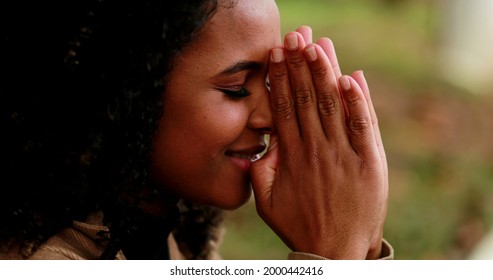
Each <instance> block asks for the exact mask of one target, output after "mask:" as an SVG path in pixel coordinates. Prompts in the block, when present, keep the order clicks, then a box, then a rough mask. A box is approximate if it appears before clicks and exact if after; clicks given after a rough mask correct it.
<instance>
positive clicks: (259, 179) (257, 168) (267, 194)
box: [251, 135, 279, 215]
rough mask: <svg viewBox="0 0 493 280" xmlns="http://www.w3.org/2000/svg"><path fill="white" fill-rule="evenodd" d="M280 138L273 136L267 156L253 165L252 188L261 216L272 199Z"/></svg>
mask: <svg viewBox="0 0 493 280" xmlns="http://www.w3.org/2000/svg"><path fill="white" fill-rule="evenodd" d="M278 141H279V138H278V137H277V136H276V135H271V138H270V142H269V150H268V151H267V152H266V154H265V155H264V156H263V157H262V158H261V159H259V160H257V161H256V162H254V163H253V164H252V169H251V175H252V188H253V194H254V196H255V202H256V205H257V209H258V212H259V214H260V215H262V213H264V212H265V210H266V208H268V206H270V201H271V198H272V186H273V184H274V179H275V175H276V172H277V168H278V162H279V145H278Z"/></svg>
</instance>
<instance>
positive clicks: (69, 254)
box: [29, 213, 124, 260]
mask: <svg viewBox="0 0 493 280" xmlns="http://www.w3.org/2000/svg"><path fill="white" fill-rule="evenodd" d="M107 240H108V228H107V227H105V226H103V224H102V214H101V213H95V214H92V215H90V216H89V217H88V218H87V220H86V221H84V222H81V221H74V222H73V223H72V226H71V227H68V228H66V229H64V230H62V231H61V232H59V233H58V234H56V235H55V236H53V237H51V238H50V239H48V241H46V242H45V243H43V244H42V245H41V246H40V247H39V248H38V249H37V250H36V251H35V252H34V254H32V255H31V256H30V257H29V259H32V260H85V259H97V258H99V256H100V255H101V254H102V253H103V251H104V248H105V246H106V243H107ZM123 258H124V257H123V254H122V253H121V252H120V253H119V254H118V255H117V259H123Z"/></svg>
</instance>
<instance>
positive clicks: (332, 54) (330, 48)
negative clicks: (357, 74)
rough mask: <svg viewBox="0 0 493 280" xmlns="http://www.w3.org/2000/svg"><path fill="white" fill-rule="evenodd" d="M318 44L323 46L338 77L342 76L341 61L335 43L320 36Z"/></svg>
mask: <svg viewBox="0 0 493 280" xmlns="http://www.w3.org/2000/svg"><path fill="white" fill-rule="evenodd" d="M317 44H318V45H320V46H321V47H322V49H323V50H324V51H325V53H326V54H327V56H328V57H329V60H330V64H331V65H332V68H333V69H334V74H335V75H336V77H337V78H339V77H341V76H342V73H341V68H340V67H339V62H338V60H337V55H336V50H335V47H334V43H333V42H332V40H330V39H329V38H320V39H318V41H317Z"/></svg>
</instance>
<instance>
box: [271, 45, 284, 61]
mask: <svg viewBox="0 0 493 280" xmlns="http://www.w3.org/2000/svg"><path fill="white" fill-rule="evenodd" d="M270 59H271V60H272V62H275V63H279V62H281V61H283V60H284V51H283V50H282V49H279V48H277V49H273V50H272V52H271V54H270Z"/></svg>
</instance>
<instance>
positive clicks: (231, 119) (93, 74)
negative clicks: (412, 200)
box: [0, 0, 392, 259]
mask: <svg viewBox="0 0 493 280" xmlns="http://www.w3.org/2000/svg"><path fill="white" fill-rule="evenodd" d="M33 2H34V3H30V4H31V5H30V6H28V7H26V5H25V4H24V5H23V6H22V7H19V6H16V5H19V4H12V3H9V4H2V5H4V6H5V5H7V6H8V7H3V8H2V9H1V10H2V11H3V13H5V14H4V15H2V18H4V19H5V20H7V21H8V23H9V24H8V25H5V24H4V25H2V26H8V27H2V28H3V29H2V37H1V38H2V39H1V40H2V45H4V46H6V47H5V50H6V51H4V53H3V54H2V61H6V63H4V64H3V67H4V68H5V69H3V70H4V73H5V72H7V73H9V74H7V79H6V81H5V82H4V83H2V95H5V99H6V102H5V103H4V104H5V105H2V106H4V107H5V108H2V119H4V120H5V121H6V125H5V127H6V129H7V134H6V135H8V136H7V141H6V142H7V143H6V144H5V145H4V147H6V149H5V151H4V153H5V154H6V155H7V156H6V158H7V161H6V162H7V164H6V167H5V168H3V170H4V172H5V174H4V177H6V179H7V180H6V182H11V183H9V185H8V187H4V189H6V193H4V195H2V198H1V200H2V201H1V203H0V205H1V206H0V207H1V211H0V213H1V215H2V220H3V221H6V222H4V223H3V224H2V226H1V232H0V234H1V235H0V239H1V240H2V243H1V245H2V246H1V248H2V252H3V255H1V256H2V258H28V259H65V258H68V259H86V258H89V259H95V258H102V259H115V258H117V259H123V258H127V259H154V258H156V259H162V258H168V257H171V258H182V257H183V258H214V257H218V256H217V246H218V244H219V241H220V238H221V236H220V235H221V227H220V223H221V215H220V210H219V209H235V208H238V207H240V206H241V205H242V204H243V203H245V202H246V201H247V199H248V198H249V196H250V193H251V189H252V188H251V187H250V186H252V187H253V192H254V195H255V199H256V203H257V209H258V212H259V214H260V216H261V217H262V218H263V219H264V220H265V222H266V223H267V224H268V225H269V226H270V227H271V228H272V229H273V230H274V231H275V232H276V233H277V234H278V235H279V237H280V238H281V239H282V240H283V241H284V242H285V243H286V245H287V246H289V247H290V248H291V249H292V250H293V251H294V252H293V253H292V254H290V258H330V259H352V258H355V259H358V258H359V259H365V258H367V259H377V258H391V257H392V250H391V248H390V247H389V245H388V244H387V243H386V242H385V241H383V240H382V232H383V223H384V220H385V215H386V203H387V191H388V190H387V188H388V187H387V167H386V162H385V153H384V151H383V147H382V145H381V139H380V135H379V131H378V126H377V124H376V117H375V115H374V111H373V107H372V105H371V100H370V97H369V90H368V87H367V85H366V82H365V79H364V77H363V75H362V73H361V72H355V73H354V74H353V75H351V76H342V75H341V73H340V71H339V68H338V66H337V59H336V56H335V52H334V50H333V47H332V45H331V43H330V40H328V39H320V40H319V41H317V43H312V42H311V31H310V29H309V28H307V27H303V28H300V29H299V30H298V31H297V32H291V33H289V34H287V35H286V37H285V38H284V42H283V43H281V39H280V37H279V33H280V28H279V15H278V10H277V7H276V4H275V2H274V1H273V0H254V1H252V0H248V1H246V0H236V1H229V0H219V1H211V0H208V1H207V0H202V1H199V0H194V1H192V0H189V1H176V3H166V1H151V0H148V1H144V2H142V1H139V3H138V4H136V3H134V4H128V3H120V2H118V1H114V2H113V1H69V3H65V4H62V6H61V7H60V6H56V7H55V5H54V4H49V3H48V4H46V3H43V4H40V3H37V2H36V1H33ZM50 5H53V7H52V6H50ZM51 22H54V23H53V24H52V23H51ZM267 77H268V79H267ZM269 83H270V90H269ZM265 135H270V139H271V143H270V145H269V147H268V151H267V152H266V154H265V155H264V156H263V157H262V158H261V159H258V158H259V157H260V156H259V155H260V154H262V152H264V150H265V148H266V146H267V143H266V141H265V137H264V136H265ZM253 161H254V162H253ZM170 232H172V234H171V235H170Z"/></svg>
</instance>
